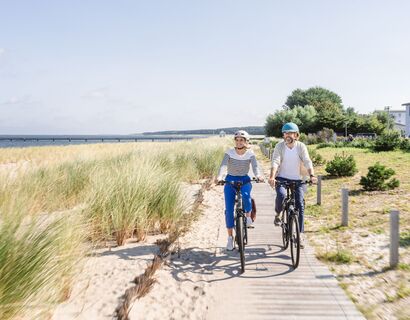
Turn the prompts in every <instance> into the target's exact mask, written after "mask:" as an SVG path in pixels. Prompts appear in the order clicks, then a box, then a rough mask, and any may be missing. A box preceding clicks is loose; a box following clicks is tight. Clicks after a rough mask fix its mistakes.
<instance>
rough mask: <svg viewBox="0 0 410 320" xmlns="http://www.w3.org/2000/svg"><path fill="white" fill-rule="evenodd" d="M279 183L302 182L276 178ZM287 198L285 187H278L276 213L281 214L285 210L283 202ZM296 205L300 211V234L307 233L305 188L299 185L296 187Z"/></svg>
mask: <svg viewBox="0 0 410 320" xmlns="http://www.w3.org/2000/svg"><path fill="white" fill-rule="evenodd" d="M276 179H277V180H279V181H282V182H284V181H298V182H300V181H301V180H289V179H285V178H280V177H277V178H276ZM285 198H286V189H285V187H283V186H278V185H276V203H275V211H276V213H280V212H282V210H283V202H284V200H285ZM295 202H296V203H295V204H296V208H297V209H299V229H300V232H304V231H305V227H304V212H305V206H304V204H303V187H302V185H299V186H297V187H296V190H295Z"/></svg>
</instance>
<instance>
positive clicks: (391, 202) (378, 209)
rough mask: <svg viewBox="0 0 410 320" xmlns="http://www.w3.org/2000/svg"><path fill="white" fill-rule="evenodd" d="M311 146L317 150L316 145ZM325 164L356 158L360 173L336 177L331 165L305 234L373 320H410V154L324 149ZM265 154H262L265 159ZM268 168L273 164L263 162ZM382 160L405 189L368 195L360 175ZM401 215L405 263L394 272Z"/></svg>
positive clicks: (312, 199) (310, 201) (311, 204)
mask: <svg viewBox="0 0 410 320" xmlns="http://www.w3.org/2000/svg"><path fill="white" fill-rule="evenodd" d="M309 148H312V149H316V147H315V146H309ZM316 151H317V153H319V154H320V155H322V156H323V157H324V159H325V160H327V161H329V160H331V159H333V157H334V155H335V154H337V153H338V154H341V153H344V154H346V155H350V154H351V155H353V156H354V158H355V160H356V162H357V169H358V173H357V174H355V175H354V176H353V177H345V178H330V177H328V176H327V173H326V171H325V166H324V165H323V166H319V167H316V168H315V171H316V174H317V175H323V176H324V178H323V182H322V205H321V206H318V205H316V186H312V187H309V191H308V193H307V194H306V196H305V198H306V206H307V208H306V213H305V214H306V217H305V224H306V225H305V232H306V235H307V237H308V239H309V243H310V244H311V245H313V246H314V248H315V251H316V256H317V257H318V258H319V259H321V260H322V261H324V262H325V263H326V264H328V266H329V268H330V270H331V271H332V272H333V273H334V274H335V275H336V276H337V278H338V280H339V283H340V285H341V286H342V287H343V288H344V289H345V291H346V293H347V294H348V295H349V297H350V298H351V299H352V300H353V301H354V302H355V303H356V305H357V307H358V308H359V309H360V310H361V311H362V312H363V314H364V315H365V316H366V318H368V319H410V313H409V308H408V306H409V303H410V201H409V200H410V170H409V167H410V153H405V152H403V151H391V152H380V153H375V152H372V151H370V150H368V149H358V148H322V149H317V150H316ZM261 157H262V155H261V154H260V155H259V158H261ZM262 162H263V163H264V166H265V168H268V167H269V166H270V164H269V163H268V161H267V160H266V159H264V160H262ZM376 162H380V163H381V164H383V165H386V166H387V167H390V168H392V169H394V171H395V172H396V175H395V177H396V178H397V179H398V180H399V181H400V187H399V188H397V189H394V190H390V191H375V192H364V191H362V186H361V185H360V184H359V181H360V177H361V176H365V175H366V174H367V170H368V167H369V166H371V165H374V164H375V163H376ZM342 188H348V189H349V226H348V227H341V212H342V209H341V189H342ZM392 209H397V210H399V211H400V264H399V266H398V268H396V269H393V270H391V269H390V268H389V212H390V210H392Z"/></svg>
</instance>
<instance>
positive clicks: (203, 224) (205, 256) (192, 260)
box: [129, 187, 225, 319]
mask: <svg viewBox="0 0 410 320" xmlns="http://www.w3.org/2000/svg"><path fill="white" fill-rule="evenodd" d="M202 208H203V210H204V212H203V214H202V215H201V216H200V218H199V219H198V221H196V222H195V223H194V224H193V226H192V228H191V230H190V231H189V232H188V233H187V234H186V235H185V236H183V237H182V238H181V239H180V240H179V250H178V252H177V253H175V254H174V255H172V257H171V258H170V260H169V261H168V263H167V265H165V266H164V267H163V268H162V269H161V270H159V271H157V273H156V279H157V283H156V284H155V286H154V288H153V289H152V291H151V292H150V293H149V294H148V295H147V296H145V297H143V298H142V299H140V300H138V301H136V302H135V303H134V305H133V307H132V308H131V311H130V314H129V315H130V319H203V318H204V316H205V314H206V312H207V307H208V305H209V302H210V300H209V299H210V297H211V295H210V294H209V290H210V286H211V282H210V279H211V278H212V277H213V269H214V266H213V265H214V257H215V256H216V254H218V253H220V252H221V251H223V249H222V248H221V247H220V246H219V247H218V246H217V244H218V239H219V238H220V237H219V233H220V232H222V233H223V237H225V229H224V228H223V227H222V226H224V214H223V210H224V207H223V196H222V188H221V187H214V188H212V189H211V190H209V191H207V192H205V195H204V201H203V206H202ZM153 306H155V307H153Z"/></svg>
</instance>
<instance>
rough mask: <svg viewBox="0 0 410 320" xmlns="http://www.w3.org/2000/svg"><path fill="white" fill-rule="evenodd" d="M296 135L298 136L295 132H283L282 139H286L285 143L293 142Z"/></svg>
mask: <svg viewBox="0 0 410 320" xmlns="http://www.w3.org/2000/svg"><path fill="white" fill-rule="evenodd" d="M297 137H298V134H297V133H296V132H284V133H283V139H284V140H285V141H286V143H293V141H295V140H296V138H297Z"/></svg>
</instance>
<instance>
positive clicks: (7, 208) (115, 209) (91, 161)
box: [0, 139, 229, 319]
mask: <svg viewBox="0 0 410 320" xmlns="http://www.w3.org/2000/svg"><path fill="white" fill-rule="evenodd" d="M228 144H229V142H228V141H227V140H226V139H206V140H200V141H191V142H175V143H143V144H121V145H119V144H118V145H115V144H112V145H108V144H106V145H90V146H86V145H81V146H67V147H47V148H27V149H23V150H18V149H14V150H6V151H4V150H0V177H1V179H0V319H12V318H18V317H21V316H24V314H26V312H30V317H34V318H36V317H37V318H42V317H43V315H44V314H45V313H47V311H48V310H50V309H52V307H53V306H54V305H55V304H57V303H59V302H61V301H62V300H64V299H65V298H66V297H67V296H69V292H70V282H71V280H72V276H73V273H74V272H75V271H76V270H77V267H78V265H79V262H80V261H81V260H82V258H83V257H84V254H85V253H86V252H87V250H89V249H87V248H90V247H91V244H93V243H94V242H100V241H102V240H108V239H114V240H115V241H117V243H118V244H122V243H124V241H125V240H126V239H127V238H128V237H131V236H134V237H137V238H139V239H142V238H144V237H145V235H146V234H147V233H150V232H167V231H168V230H170V229H174V228H175V226H178V225H179V222H180V221H181V220H180V219H187V218H188V217H186V215H184V210H185V208H184V207H183V203H184V201H183V194H182V192H181V187H180V182H182V181H184V182H192V181H198V180H201V179H204V178H210V177H212V176H214V175H215V174H216V170H217V168H218V166H219V164H220V162H221V159H222V157H223V151H224V150H225V148H226V147H227V146H228ZM12 161H15V162H16V163H22V162H24V163H25V168H24V170H22V169H21V170H20V167H19V166H16V170H15V171H13V172H12V173H10V172H4V170H3V171H2V168H1V165H2V163H9V162H12ZM7 168H8V167H7ZM90 240H92V241H90Z"/></svg>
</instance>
